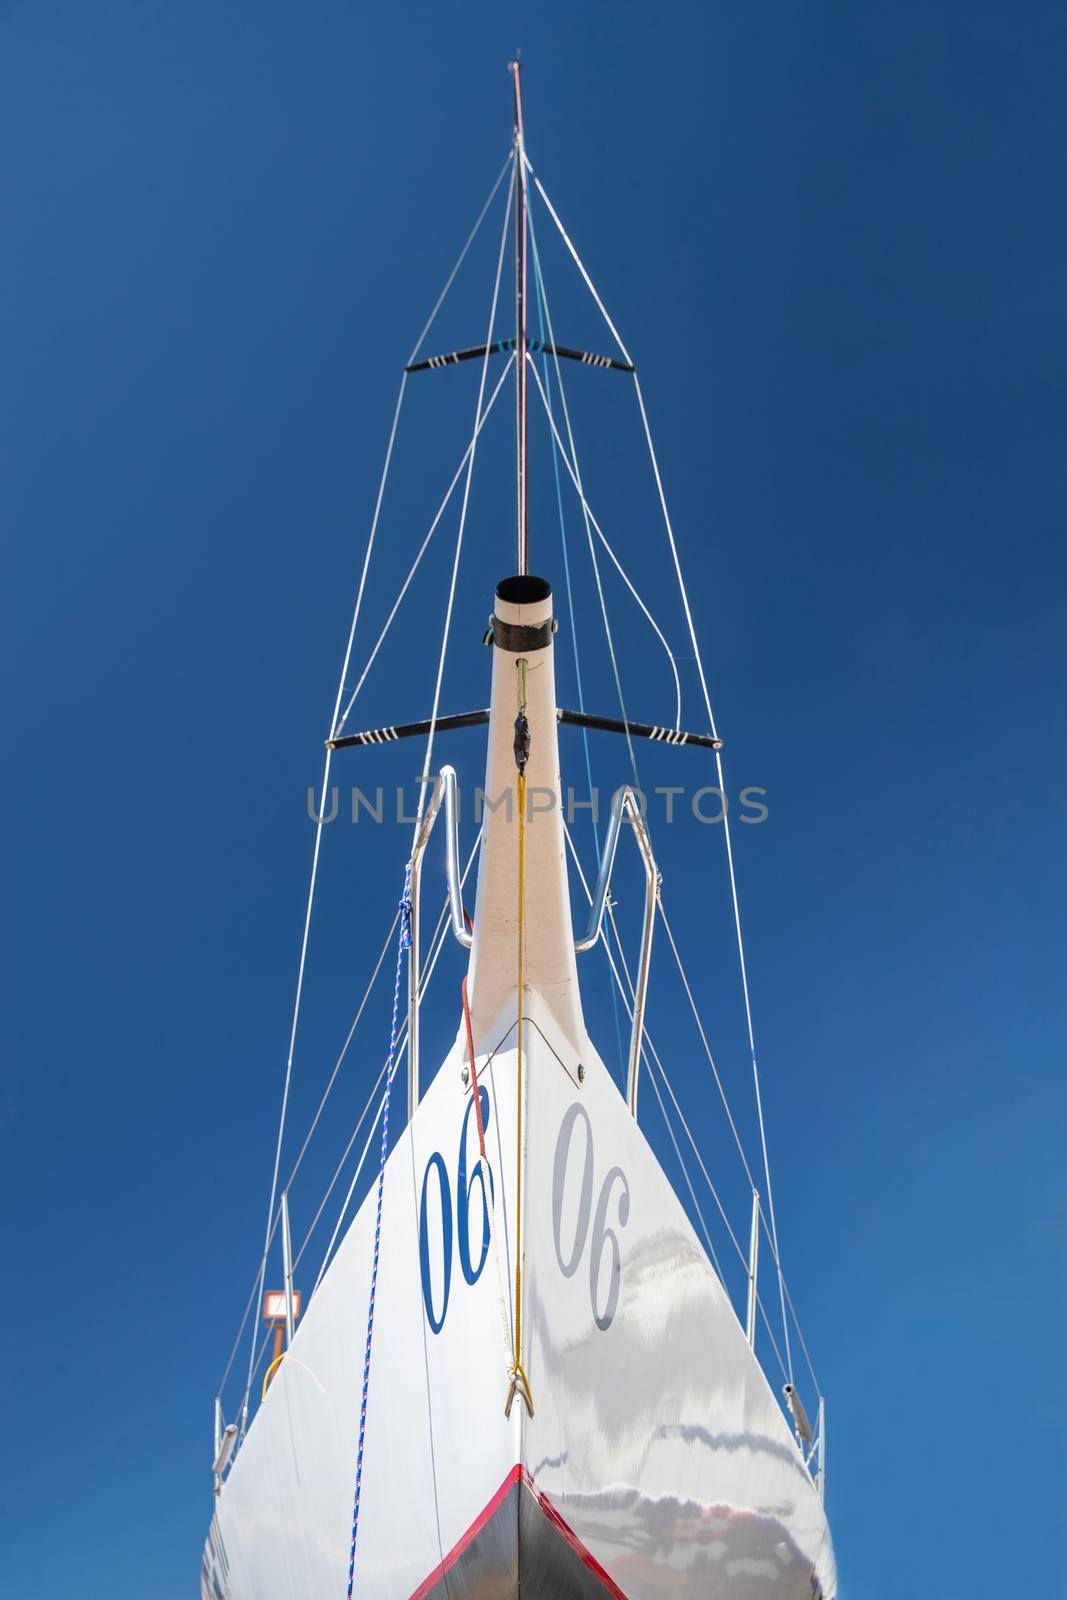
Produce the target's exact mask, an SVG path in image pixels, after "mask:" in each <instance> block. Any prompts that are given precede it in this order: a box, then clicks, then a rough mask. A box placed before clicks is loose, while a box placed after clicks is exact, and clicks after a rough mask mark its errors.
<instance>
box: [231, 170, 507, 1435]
mask: <svg viewBox="0 0 1067 1600" xmlns="http://www.w3.org/2000/svg"><path fill="white" fill-rule="evenodd" d="M510 165H511V156H510V154H509V157H508V160H507V161H506V162H505V165H504V167H503V168H502V169H501V172H500V175H499V176H498V177H497V180H496V182H495V183H494V185H493V188H492V189H491V190H490V193H489V198H488V200H487V201H486V202H485V204H484V206H483V207H482V210H481V212H480V213H479V215H478V219H477V221H476V222H475V225H474V228H473V229H472V230H471V233H470V235H469V236H468V238H467V241H466V243H465V244H464V246H463V249H462V250H461V251H460V254H459V258H458V260H457V262H456V264H455V266H454V267H453V269H452V271H451V273H450V274H449V276H448V278H447V280H446V282H445V286H444V288H443V289H442V291H441V293H440V295H439V296H438V298H437V301H436V304H435V305H434V307H433V310H432V311H431V312H430V316H429V318H428V320H427V322H426V325H425V327H424V328H423V330H422V333H421V334H420V335H419V338H418V342H417V343H416V346H415V354H417V353H418V350H419V348H420V347H421V345H422V342H423V340H424V339H425V338H426V335H427V334H428V333H429V331H430V328H431V327H432V325H433V322H434V320H435V318H436V317H437V313H438V312H439V311H440V309H441V306H442V305H443V304H444V301H445V297H446V295H447V294H448V291H449V289H450V288H451V287H452V284H453V282H454V281H455V278H456V274H457V273H458V272H459V269H460V267H461V266H462V264H463V260H464V258H465V257H466V254H467V252H468V250H469V249H470V246H471V244H472V243H473V241H474V238H475V235H476V234H477V232H478V230H479V228H480V227H481V224H482V220H483V218H484V216H485V214H486V212H487V211H488V209H489V207H490V205H491V204H492V200H493V197H494V195H495V194H496V192H497V190H498V189H499V187H500V183H501V180H502V178H503V174H504V172H505V171H507V168H508V166H510ZM512 182H514V171H513V172H512ZM509 196H510V187H509ZM483 384H484V373H483ZM406 388H407V373H406V372H405V373H403V374H402V375H401V379H400V388H399V390H398V393H397V397H396V407H395V409H394V411H393V421H392V426H391V427H390V430H389V442H388V445H387V446H386V452H385V462H384V464H383V466H382V474H381V478H380V480H379V483H378V493H377V497H376V499H375V503H374V514H373V516H372V518H371V525H370V532H369V534H368V536H367V547H366V551H365V553H364V557H363V567H362V570H361V572H360V577H359V586H358V588H357V591H356V602H355V606H354V608H353V612H352V623H351V626H350V628H349V630H348V642H347V645H346V647H345V655H344V664H343V665H342V668H341V674H340V678H339V680H338V684H337V695H336V698H335V700H334V708H333V717H332V718H331V722H330V734H331V737H333V735H334V734H335V733H336V731H337V716H338V712H339V711H340V707H341V697H342V695H343V694H344V686H345V682H346V680H347V677H348V668H349V663H350V662H351V659H352V650H353V646H354V645H355V640H356V629H357V627H358V624H359V616H360V611H361V610H362V606H363V596H364V593H365V591H366V586H367V574H368V572H369V570H370V562H371V555H372V553H373V550H374V541H375V536H376V534H377V531H378V523H379V519H380V516H381V509H382V500H383V498H384V496H385V485H386V481H387V479H388V477H389V468H390V466H391V464H392V459H393V446H394V445H395V443H396V435H397V428H398V426H399V423H400V411H401V407H402V406H403V403H404V393H405V390H406ZM480 404H481V397H480V396H479V406H480ZM472 453H473V452H472ZM332 756H333V752H332V750H330V749H329V748H327V751H326V757H325V761H324V763H323V773H322V794H321V798H320V802H319V809H318V812H317V819H318V820H317V821H316V825H315V843H314V848H313V851H312V858H311V878H310V882H309V884H308V896H307V908H306V910H305V913H304V930H303V934H302V936H301V941H300V959H299V963H298V966H297V979H296V994H295V997H294V1000H293V1018H292V1025H291V1027H290V1030H289V1050H288V1054H287V1057H286V1064H285V1080H284V1084H283V1087H282V1105H281V1112H280V1114H279V1118H278V1136H277V1140H276V1143H275V1152H274V1167H273V1172H272V1175H271V1188H270V1200H269V1202H268V1204H267V1223H266V1228H265V1231H264V1243H263V1256H262V1260H261V1262H260V1268H259V1275H258V1277H259V1283H258V1289H257V1290H256V1292H255V1293H254V1295H253V1300H257V1299H258V1301H259V1302H260V1304H262V1300H263V1285H264V1282H265V1279H266V1273H267V1256H268V1253H269V1251H270V1244H271V1237H272V1235H273V1232H274V1229H273V1227H272V1223H271V1219H272V1217H273V1215H274V1203H275V1200H276V1199H277V1194H278V1171H279V1168H280V1165H281V1156H282V1144H283V1141H284V1138H285V1119H286V1114H287V1111H288V1108H289V1091H290V1088H291V1086H292V1077H293V1056H294V1054H295V1050H296V1034H297V1028H298V1025H299V1020H300V1003H301V999H302V996H303V990H304V972H305V968H306V966H307V952H308V941H309V938H310V934H311V914H312V908H313V906H314V902H315V886H316V883H317V881H318V870H319V857H320V854H321V850H322V829H323V820H322V819H323V817H324V815H325V808H326V798H327V795H328V793H329V782H330V763H331V759H332ZM421 799H422V797H421V796H420V807H421ZM246 1317H247V1313H246ZM253 1327H254V1324H253ZM254 1358H255V1334H254V1332H253V1337H252V1349H251V1351H250V1354H249V1373H248V1382H247V1385H246V1388H245V1396H244V1405H243V1408H242V1419H243V1418H244V1417H246V1416H247V1412H248V1396H249V1393H250V1392H251V1388H252V1362H253V1361H254ZM243 1428H244V1422H243V1420H242V1431H243Z"/></svg>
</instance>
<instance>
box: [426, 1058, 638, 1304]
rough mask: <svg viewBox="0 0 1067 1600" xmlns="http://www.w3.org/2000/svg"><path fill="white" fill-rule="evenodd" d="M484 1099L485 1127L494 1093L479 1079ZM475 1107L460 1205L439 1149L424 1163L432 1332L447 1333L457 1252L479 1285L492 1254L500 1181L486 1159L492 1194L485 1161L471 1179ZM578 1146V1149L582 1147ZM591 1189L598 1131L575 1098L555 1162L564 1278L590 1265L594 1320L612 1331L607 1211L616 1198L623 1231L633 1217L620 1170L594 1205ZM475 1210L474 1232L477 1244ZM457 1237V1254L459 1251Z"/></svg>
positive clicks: (463, 1154)
mask: <svg viewBox="0 0 1067 1600" xmlns="http://www.w3.org/2000/svg"><path fill="white" fill-rule="evenodd" d="M478 1096H479V1099H480V1101H481V1109H482V1125H483V1127H484V1128H486V1129H488V1127H489V1117H490V1110H489V1094H488V1091H487V1090H486V1089H485V1088H484V1086H483V1085H481V1084H479V1086H478ZM473 1110H474V1100H473V1097H472V1098H471V1099H470V1100H469V1101H468V1102H467V1108H466V1111H465V1112H464V1115H463V1124H462V1127H461V1128H460V1135H459V1153H458V1156H457V1160H456V1183H455V1205H454V1207H453V1200H452V1185H451V1182H450V1180H449V1175H448V1168H447V1166H446V1164H445V1160H444V1157H443V1156H442V1155H441V1154H440V1152H439V1151H436V1150H435V1151H434V1153H433V1155H432V1156H431V1157H430V1159H429V1161H428V1162H427V1163H426V1171H425V1172H424V1173H423V1178H422V1195H421V1199H420V1204H419V1272H420V1275H421V1278H422V1303H423V1306H424V1307H425V1310H426V1320H427V1322H428V1323H429V1324H430V1329H431V1332H433V1333H440V1332H441V1329H442V1328H443V1327H444V1325H445V1317H446V1316H447V1315H448V1302H449V1297H450V1295H451V1292H452V1270H453V1255H454V1254H455V1255H458V1256H459V1268H460V1272H461V1273H462V1275H463V1280H464V1282H465V1283H468V1284H471V1285H473V1284H476V1283H477V1282H478V1279H479V1278H480V1277H481V1275H482V1272H483V1270H484V1268H485V1263H486V1260H487V1258H488V1255H489V1237H490V1235H489V1207H490V1206H491V1205H493V1203H494V1193H495V1185H494V1181H493V1172H492V1168H491V1167H489V1164H488V1162H487V1163H486V1167H487V1168H488V1171H489V1189H488V1193H487V1192H486V1185H485V1176H484V1173H483V1171H482V1168H481V1165H480V1164H478V1163H475V1167H474V1170H473V1172H471V1173H470V1175H469V1176H468V1160H467V1139H468V1132H469V1129H470V1123H471V1113H472V1111H473ZM579 1123H581V1125H582V1126H581V1132H580V1133H578V1132H576V1130H577V1127H578V1124H579ZM576 1146H578V1147H579V1148H578V1149H576V1148H575V1147H576ZM575 1161H580V1163H581V1167H580V1171H579V1173H578V1209H577V1215H576V1216H575V1218H574V1221H573V1225H572V1224H571V1223H570V1221H569V1220H568V1224H567V1229H566V1233H567V1237H566V1239H564V1237H563V1234H564V1219H563V1198H564V1192H565V1190H566V1187H567V1179H568V1174H569V1173H570V1171H571V1167H572V1163H574V1162H575ZM431 1187H434V1188H436V1190H437V1200H438V1209H439V1210H440V1213H441V1225H440V1238H441V1259H442V1267H443V1271H442V1274H441V1279H440V1284H439V1287H438V1289H437V1290H436V1291H435V1289H434V1285H433V1281H432V1279H431V1275H430V1213H429V1208H428V1206H427V1197H428V1195H429V1194H430V1190H431ZM593 1189H594V1161H593V1129H592V1125H591V1123H590V1121H589V1116H588V1114H587V1112H586V1110H585V1107H584V1106H583V1105H581V1104H580V1103H578V1102H576V1103H575V1104H574V1105H572V1106H571V1107H569V1109H568V1110H567V1112H566V1113H565V1115H564V1118H563V1121H562V1123H561V1124H560V1129H559V1135H558V1137H557V1139H556V1154H555V1160H554V1161H553V1164H552V1237H553V1242H554V1244H555V1248H556V1261H557V1263H558V1265H559V1269H560V1271H561V1272H562V1274H563V1276H564V1277H565V1278H573V1277H575V1276H576V1275H577V1273H578V1270H579V1268H581V1267H582V1264H583V1262H585V1264H586V1270H587V1272H588V1275H589V1304H590V1308H591V1310H592V1313H593V1320H594V1322H595V1323H596V1325H597V1327H598V1328H599V1329H600V1330H601V1332H604V1331H605V1330H606V1329H608V1328H610V1326H611V1324H612V1321H613V1320H614V1317H615V1313H616V1311H617V1310H618V1306H619V1293H620V1289H621V1283H622V1257H621V1254H620V1250H619V1238H618V1234H617V1233H616V1232H615V1230H614V1228H612V1227H609V1226H608V1212H609V1210H610V1209H611V1206H612V1203H613V1202H614V1205H615V1220H616V1221H617V1223H618V1226H619V1227H620V1228H625V1226H626V1223H627V1221H628V1220H629V1216H630V1185H629V1182H628V1180H627V1177H626V1174H625V1172H623V1170H622V1168H621V1167H611V1168H610V1169H609V1171H608V1173H607V1175H606V1177H605V1178H604V1180H603V1182H602V1183H601V1185H600V1188H599V1191H598V1193H597V1199H596V1205H595V1207H594V1205H593ZM472 1209H473V1211H474V1233H475V1242H474V1244H473V1245H472V1242H471V1231H472V1226H471V1225H472V1217H471V1212H472ZM434 1231H436V1230H434ZM453 1235H454V1236H455V1246H456V1249H455V1251H453ZM587 1247H588V1248H587ZM605 1279H606V1281H605Z"/></svg>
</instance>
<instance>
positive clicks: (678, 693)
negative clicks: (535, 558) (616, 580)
mask: <svg viewBox="0 0 1067 1600" xmlns="http://www.w3.org/2000/svg"><path fill="white" fill-rule="evenodd" d="M526 359H527V360H528V361H529V363H530V365H531V366H532V367H533V375H534V381H535V383H536V384H537V391H538V393H539V394H540V396H541V404H542V405H543V406H544V408H545V413H546V415H547V417H548V423H549V427H550V429H551V430H552V439H553V443H554V444H555V446H556V447H557V449H558V450H559V454H560V455H561V456H562V457H563V464H564V466H565V467H566V468H567V471H568V473H569V474H570V479H571V482H572V483H573V484H574V487H575V489H576V491H577V494H578V498H579V499H580V500H581V502H582V510H583V512H584V513H585V515H586V516H587V517H588V518H589V521H590V522H591V523H592V525H593V527H594V529H595V530H596V534H597V537H598V539H599V540H600V542H601V544H602V545H603V546H604V549H605V550H606V551H607V553H608V555H609V556H610V557H611V560H612V563H613V564H614V567H615V570H616V572H617V573H618V574H619V577H620V578H621V579H622V581H623V583H624V584H625V585H626V587H627V589H629V591H630V593H631V595H632V596H633V598H634V599H635V600H636V602H637V604H638V607H639V608H640V610H641V612H642V614H643V616H644V617H645V620H646V621H647V622H648V624H649V626H650V627H651V629H652V631H653V633H654V634H655V635H656V638H657V639H658V640H659V642H660V644H661V645H662V646H663V649H664V651H665V652H666V656H667V660H668V661H669V662H670V666H671V673H672V675H673V677H674V726H675V728H680V727H681V725H682V684H681V679H680V678H679V676H678V664H677V662H676V661H675V659H674V652H673V650H672V649H671V647H670V645H669V644H668V643H667V640H666V639H665V638H664V635H663V631H662V629H661V628H660V626H659V624H658V623H657V621H656V619H655V617H654V616H653V615H652V613H651V611H650V610H649V609H648V607H647V606H646V605H645V602H644V601H643V600H642V598H641V596H640V595H639V594H638V592H637V590H636V588H635V587H634V585H633V583H632V582H631V580H630V577H629V574H628V573H627V571H626V568H625V567H624V566H623V564H622V562H621V561H620V560H619V558H618V556H617V555H616V554H615V551H614V550H613V549H612V547H611V545H610V544H609V542H608V538H607V535H606V534H605V532H604V530H603V528H602V527H601V526H600V523H599V522H598V521H597V519H596V517H595V516H594V515H593V509H592V507H591V506H590V504H589V502H588V500H586V498H585V494H584V493H583V491H582V486H581V482H580V480H579V477H578V473H577V472H576V470H575V467H574V465H573V464H572V463H571V460H570V458H569V457H568V455H567V452H566V449H565V448H564V445H563V441H562V440H561V439H560V437H559V431H558V429H557V427H556V422H555V418H554V417H553V415H552V408H551V406H550V405H549V403H548V396H547V395H546V394H545V391H544V389H543V388H542V386H541V375H540V373H539V372H538V370H537V367H536V365H535V364H534V360H533V357H532V356H527V358H526Z"/></svg>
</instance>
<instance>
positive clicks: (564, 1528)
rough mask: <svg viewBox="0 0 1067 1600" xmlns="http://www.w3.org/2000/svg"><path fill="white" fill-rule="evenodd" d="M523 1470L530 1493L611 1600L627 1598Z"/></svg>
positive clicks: (523, 1476) (523, 1477)
mask: <svg viewBox="0 0 1067 1600" xmlns="http://www.w3.org/2000/svg"><path fill="white" fill-rule="evenodd" d="M521 1471H522V1481H523V1483H524V1484H525V1485H526V1487H527V1489H529V1491H530V1493H531V1494H532V1495H533V1497H534V1499H535V1500H536V1501H537V1504H538V1505H539V1506H540V1507H541V1510H542V1511H543V1512H544V1514H545V1516H546V1517H547V1518H548V1520H549V1522H550V1523H551V1524H552V1526H553V1527H554V1528H555V1529H556V1531H557V1532H558V1533H559V1535H560V1536H561V1538H563V1539H565V1540H566V1542H567V1544H569V1545H570V1547H571V1549H572V1550H573V1551H574V1553H575V1555H576V1556H577V1557H578V1559H579V1561H581V1563H582V1565H583V1566H586V1567H588V1568H589V1571H590V1572H592V1573H594V1574H595V1575H596V1576H597V1577H598V1578H599V1579H600V1581H601V1583H602V1584H603V1585H604V1590H605V1592H606V1593H607V1594H610V1595H611V1600H626V1596H625V1595H624V1594H623V1592H622V1590H621V1589H620V1588H619V1586H618V1584H617V1583H616V1582H615V1581H614V1579H613V1578H611V1577H609V1575H608V1574H607V1573H606V1572H605V1571H604V1568H603V1567H602V1566H601V1565H600V1562H599V1561H598V1560H597V1558H596V1556H594V1555H591V1554H590V1552H589V1551H588V1550H587V1549H586V1548H585V1545H584V1544H583V1543H582V1541H581V1540H580V1539H579V1537H578V1535H577V1534H576V1533H575V1531H574V1529H573V1528H572V1527H571V1525H570V1523H569V1522H565V1521H564V1520H563V1518H562V1517H561V1516H560V1514H559V1512H558V1511H557V1510H556V1508H555V1506H554V1505H553V1504H552V1502H551V1500H550V1499H549V1498H548V1496H547V1495H546V1494H544V1493H543V1492H542V1491H541V1490H540V1489H539V1488H538V1487H537V1485H536V1483H535V1482H534V1480H533V1479H532V1478H531V1476H530V1474H529V1473H528V1472H527V1470H526V1468H525V1467H523V1468H522V1469H521Z"/></svg>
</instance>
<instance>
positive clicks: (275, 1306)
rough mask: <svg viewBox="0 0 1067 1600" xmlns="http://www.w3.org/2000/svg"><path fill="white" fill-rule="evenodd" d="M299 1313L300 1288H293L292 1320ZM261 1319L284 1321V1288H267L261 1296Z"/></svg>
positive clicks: (295, 1318)
mask: <svg viewBox="0 0 1067 1600" xmlns="http://www.w3.org/2000/svg"><path fill="white" fill-rule="evenodd" d="M299 1315H300V1290H299V1289H294V1290H293V1321H294V1322H295V1321H296V1320H297V1318H298V1317H299ZM263 1321H264V1322H284V1321H285V1290H284V1289H268V1290H267V1293H266V1294H265V1295H264V1297H263Z"/></svg>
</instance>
